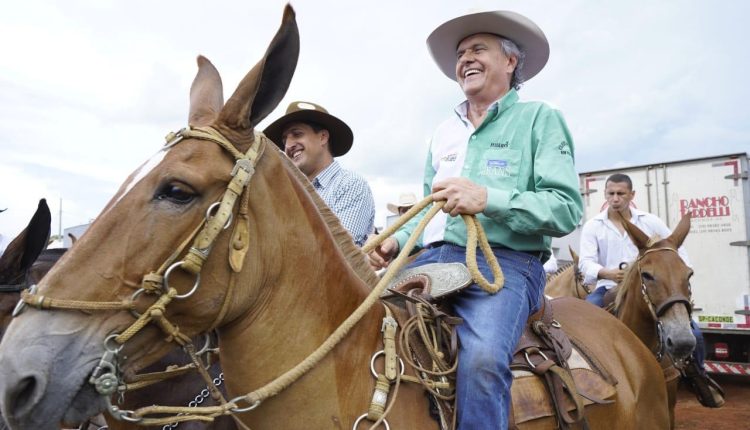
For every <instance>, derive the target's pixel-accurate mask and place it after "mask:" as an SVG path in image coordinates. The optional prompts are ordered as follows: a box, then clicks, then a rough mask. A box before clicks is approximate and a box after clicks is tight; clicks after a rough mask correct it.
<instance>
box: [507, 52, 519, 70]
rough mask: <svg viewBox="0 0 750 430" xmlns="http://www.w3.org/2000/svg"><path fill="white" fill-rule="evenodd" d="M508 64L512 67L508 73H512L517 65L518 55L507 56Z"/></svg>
mask: <svg viewBox="0 0 750 430" xmlns="http://www.w3.org/2000/svg"><path fill="white" fill-rule="evenodd" d="M508 64H509V65H511V66H513V69H511V71H510V73H513V72H514V71H515V70H516V67H518V57H516V56H515V55H511V56H510V57H508Z"/></svg>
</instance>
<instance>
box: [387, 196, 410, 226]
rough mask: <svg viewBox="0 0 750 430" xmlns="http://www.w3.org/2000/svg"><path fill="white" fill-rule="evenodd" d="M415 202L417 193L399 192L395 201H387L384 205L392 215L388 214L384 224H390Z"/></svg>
mask: <svg viewBox="0 0 750 430" xmlns="http://www.w3.org/2000/svg"><path fill="white" fill-rule="evenodd" d="M415 204H417V195H416V194H414V193H401V195H399V196H398V202H397V203H388V204H387V205H386V207H387V208H388V210H389V211H390V212H391V213H392V214H393V215H388V217H387V218H386V219H385V223H386V226H390V225H391V224H393V223H394V222H396V220H397V219H398V218H399V217H400V216H401V215H403V214H405V213H406V212H408V211H409V209H411V207H412V206H414V205H415Z"/></svg>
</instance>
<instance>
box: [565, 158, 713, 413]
mask: <svg viewBox="0 0 750 430" xmlns="http://www.w3.org/2000/svg"><path fill="white" fill-rule="evenodd" d="M604 197H605V199H606V200H607V206H608V207H607V210H605V211H602V212H601V213H600V214H599V215H597V216H595V217H593V218H592V219H590V220H588V221H586V224H584V226H583V231H582V232H581V252H580V259H579V263H578V267H579V268H580V270H581V273H583V276H584V279H583V283H584V284H593V283H596V288H595V289H594V291H593V292H592V293H591V294H589V296H588V297H587V298H586V301H588V302H590V303H593V304H595V305H597V306H599V307H604V295H605V294H606V292H607V290H609V289H612V288H614V287H615V286H617V284H619V283H620V282H622V279H623V275H624V270H623V269H624V267H625V265H627V264H630V263H632V262H633V261H634V260H635V259H636V258H637V257H638V248H637V247H636V246H635V244H633V241H632V240H630V237H629V236H628V234H627V233H626V232H625V228H624V227H623V225H622V220H621V217H622V218H625V219H626V220H628V221H630V222H631V223H633V224H634V225H635V226H636V227H638V228H639V229H640V230H641V231H643V232H644V233H645V234H646V235H648V236H649V237H651V236H654V235H659V236H660V237H662V238H666V237H669V236H670V235H671V234H672V232H671V230H669V227H667V226H666V225H665V224H664V222H663V221H662V220H661V219H659V217H657V216H655V215H652V214H650V213H648V212H644V211H641V210H638V209H636V208H634V207H631V205H630V203H631V202H632V201H633V198H634V197H635V190H633V182H632V181H631V179H630V177H629V176H627V175H624V174H622V173H615V174H613V175H611V176H610V177H609V178H607V181H606V182H605V185H604ZM618 213H619V215H620V216H617V215H616V214H618ZM677 253H678V254H679V255H680V258H682V261H684V262H685V264H686V265H688V266H691V265H690V261H689V260H688V256H687V252H686V251H685V247H684V246H681V247H680V248H679V249H678V250H677ZM690 326H691V328H692V330H693V334H694V335H695V340H696V344H695V350H694V351H693V361H692V362H691V364H690V365H688V368H687V369H686V370H685V373H686V375H687V376H688V378H689V381H688V383H689V384H691V385H692V387H693V388H694V391H696V394H697V395H698V400H699V401H700V402H701V404H702V405H703V406H706V407H713V408H716V407H721V406H722V405H723V404H724V397H723V393H722V392H721V388H720V387H719V386H718V384H716V382H715V381H713V380H712V379H711V378H709V377H708V375H707V374H706V372H705V370H704V369H703V360H704V356H705V346H704V343H703V335H702V334H701V331H700V329H699V328H698V325H697V324H695V322H694V321H693V320H690Z"/></svg>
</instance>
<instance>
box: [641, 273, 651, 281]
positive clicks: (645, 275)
mask: <svg viewBox="0 0 750 430" xmlns="http://www.w3.org/2000/svg"><path fill="white" fill-rule="evenodd" d="M641 278H643V280H644V281H653V280H654V277H653V276H652V275H651V274H650V273H648V272H641Z"/></svg>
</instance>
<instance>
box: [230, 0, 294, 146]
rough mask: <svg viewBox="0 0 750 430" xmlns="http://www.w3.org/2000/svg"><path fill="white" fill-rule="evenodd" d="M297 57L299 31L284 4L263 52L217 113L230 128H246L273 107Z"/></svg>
mask: <svg viewBox="0 0 750 430" xmlns="http://www.w3.org/2000/svg"><path fill="white" fill-rule="evenodd" d="M298 57H299V30H298V29H297V21H296V19H295V14H294V9H292V7H291V6H290V5H288V4H287V6H286V8H285V9H284V17H283V19H282V21H281V27H280V28H279V31H278V32H277V33H276V36H275V37H274V38H273V40H272V41H271V44H270V45H269V46H268V50H267V51H266V55H265V56H264V57H263V58H262V59H261V60H260V61H259V62H258V64H256V65H255V67H253V69H252V70H250V72H248V74H247V75H245V77H244V78H243V79H242V82H240V85H239V86H238V87H237V89H236V90H235V91H234V94H232V97H230V98H229V100H227V104H226V105H225V106H224V109H222V111H221V113H220V114H219V122H220V123H223V124H225V125H226V126H228V127H229V128H231V129H234V130H240V131H242V130H250V129H252V128H253V127H255V126H256V125H257V124H258V123H259V122H260V121H261V120H262V119H263V118H265V117H266V116H267V115H268V114H269V113H271V111H273V110H274V108H276V106H277V105H278V104H279V102H280V101H281V99H282V98H284V95H285V94H286V91H287V89H289V84H290V83H291V81H292V75H294V69H295V68H296V67H297V59H298Z"/></svg>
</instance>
